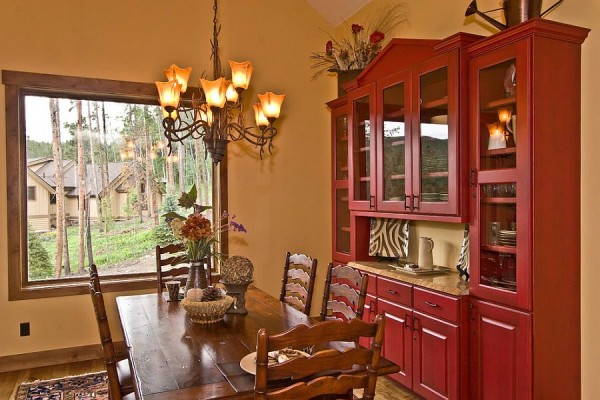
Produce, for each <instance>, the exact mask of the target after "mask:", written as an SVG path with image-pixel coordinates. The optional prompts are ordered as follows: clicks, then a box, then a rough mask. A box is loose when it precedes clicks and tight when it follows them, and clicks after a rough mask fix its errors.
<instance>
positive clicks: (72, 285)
mask: <svg viewBox="0 0 600 400" xmlns="http://www.w3.org/2000/svg"><path fill="white" fill-rule="evenodd" d="M2 84H4V85H5V103H6V167H7V168H6V170H7V225H8V232H10V234H9V235H7V236H8V254H7V256H8V257H7V258H8V299H9V301H14V300H26V299H38V298H46V297H61V296H74V295H82V294H87V293H89V289H88V284H89V279H87V278H86V277H81V278H60V279H51V280H45V281H35V282H29V279H28V273H27V222H26V221H27V207H26V205H27V179H26V178H27V176H26V175H27V168H26V165H27V160H26V147H25V139H26V138H25V118H24V115H25V96H26V95H41V96H48V97H53V96H54V97H63V96H68V97H69V98H74V99H82V100H98V101H131V102H137V103H140V104H152V105H158V96H157V94H156V87H155V85H154V84H151V83H142V82H125V81H116V80H109V79H96V78H83V77H73V76H62V75H49V74H39V73H30V72H19V71H7V70H3V71H2ZM190 89H191V90H188V91H187V92H186V97H187V96H191V92H195V93H196V95H197V94H198V89H197V88H190ZM9 149H15V151H9ZM16 149H18V151H16ZM213 174H214V175H213V182H218V184H217V185H215V184H214V183H213V198H214V199H215V201H216V202H220V209H224V210H226V209H227V160H226V158H225V159H224V160H223V161H222V162H221V163H220V165H219V167H218V168H215V169H214V170H213ZM217 188H220V190H219V189H217ZM221 249H222V251H225V252H226V250H227V233H225V234H224V235H223V237H222V238H221ZM215 277H218V275H216V276H215ZM155 287H156V274H155V273H144V274H131V275H128V276H126V277H123V276H122V275H120V276H116V275H114V276H110V275H106V276H102V290H103V291H107V292H116V291H125V290H139V289H150V288H155Z"/></svg>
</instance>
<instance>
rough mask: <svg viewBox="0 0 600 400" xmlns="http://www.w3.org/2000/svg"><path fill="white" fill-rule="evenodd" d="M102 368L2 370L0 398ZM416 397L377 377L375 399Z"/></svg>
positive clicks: (98, 363) (98, 364) (88, 364)
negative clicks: (20, 388) (23, 387)
mask: <svg viewBox="0 0 600 400" xmlns="http://www.w3.org/2000/svg"><path fill="white" fill-rule="evenodd" d="M102 370H104V363H103V362H102V360H94V361H80V362H74V363H70V364H60V365H53V366H50V367H40V368H31V369H22V370H19V371H12V372H3V373H0V399H2V400H5V399H7V400H13V399H14V396H15V391H16V389H17V387H18V386H19V384H21V383H22V382H31V381H35V380H36V379H53V378H60V377H63V376H71V375H81V374H85V373H88V372H97V371H102ZM416 398H417V397H415V396H413V395H411V394H409V393H408V392H405V391H403V390H401V389H400V388H399V387H398V386H397V385H396V384H394V383H393V382H392V381H390V380H389V379H387V378H378V379H377V394H376V396H375V399H377V400H413V399H416Z"/></svg>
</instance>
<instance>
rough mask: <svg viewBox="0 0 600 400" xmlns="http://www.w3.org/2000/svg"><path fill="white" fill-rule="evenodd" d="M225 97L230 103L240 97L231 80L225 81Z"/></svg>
mask: <svg viewBox="0 0 600 400" xmlns="http://www.w3.org/2000/svg"><path fill="white" fill-rule="evenodd" d="M225 97H227V101H229V102H231V103H235V102H237V101H238V98H239V97H240V95H239V94H238V92H237V91H236V90H235V87H233V82H231V81H227V92H225Z"/></svg>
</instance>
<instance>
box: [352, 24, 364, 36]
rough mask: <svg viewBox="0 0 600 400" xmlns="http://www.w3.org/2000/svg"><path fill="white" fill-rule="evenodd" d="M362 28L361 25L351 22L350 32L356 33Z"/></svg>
mask: <svg viewBox="0 0 600 400" xmlns="http://www.w3.org/2000/svg"><path fill="white" fill-rule="evenodd" d="M362 30H363V27H362V25H359V24H352V33H354V34H356V33H359V32H360V31H362Z"/></svg>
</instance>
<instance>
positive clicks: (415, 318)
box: [412, 317, 421, 332]
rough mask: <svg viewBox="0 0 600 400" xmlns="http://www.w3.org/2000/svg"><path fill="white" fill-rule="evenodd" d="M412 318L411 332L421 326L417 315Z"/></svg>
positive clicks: (416, 330)
mask: <svg viewBox="0 0 600 400" xmlns="http://www.w3.org/2000/svg"><path fill="white" fill-rule="evenodd" d="M412 320H413V323H412V330H413V332H418V331H419V328H420V326H421V321H419V318H417V317H413V318H412Z"/></svg>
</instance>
